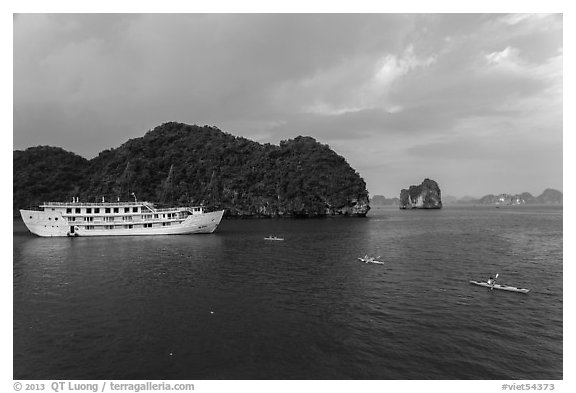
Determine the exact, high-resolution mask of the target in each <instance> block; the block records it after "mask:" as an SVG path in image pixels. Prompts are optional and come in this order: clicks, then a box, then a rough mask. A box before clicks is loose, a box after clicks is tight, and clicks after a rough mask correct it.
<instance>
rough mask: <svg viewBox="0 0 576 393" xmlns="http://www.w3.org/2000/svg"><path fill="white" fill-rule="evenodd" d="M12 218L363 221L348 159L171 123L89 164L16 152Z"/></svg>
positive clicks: (362, 186) (55, 151) (294, 142)
mask: <svg viewBox="0 0 576 393" xmlns="http://www.w3.org/2000/svg"><path fill="white" fill-rule="evenodd" d="M13 188H14V199H13V203H14V211H15V212H16V213H17V210H18V209H21V208H28V207H31V206H37V205H38V204H39V203H40V202H43V201H47V200H58V201H67V200H72V198H73V197H78V198H79V200H80V201H81V202H82V201H83V202H101V201H102V198H103V197H104V198H105V200H106V201H117V200H120V201H126V200H133V198H134V196H136V197H137V198H138V200H147V201H151V202H157V203H158V204H159V205H160V206H162V205H165V206H168V205H200V204H202V205H204V206H206V207H208V208H209V209H225V210H226V214H227V215H232V216H302V217H311V216H325V215H358V216H363V215H366V213H367V212H368V210H369V209H370V207H369V200H368V191H367V190H366V183H365V182H364V180H363V179H362V177H361V176H360V175H359V174H358V173H357V172H356V171H355V170H354V169H353V168H351V167H350V165H349V164H348V163H347V162H346V160H345V159H344V158H343V157H341V156H339V155H338V154H336V153H335V152H334V151H333V150H331V149H330V147H329V146H328V145H324V144H321V143H318V142H317V141H316V140H315V139H314V138H311V137H306V136H299V137H297V138H294V139H291V140H285V141H282V142H280V145H272V144H260V143H257V142H254V141H251V140H248V139H246V138H242V137H236V136H233V135H231V134H228V133H225V132H222V131H221V130H219V129H218V128H215V127H209V126H203V127H200V126H196V125H187V124H182V123H175V122H170V123H165V124H162V125H160V126H158V127H156V128H155V129H154V130H151V131H149V132H147V133H146V134H145V135H144V136H143V137H141V138H135V139H130V140H128V141H127V142H126V143H124V144H123V145H121V146H120V147H118V148H115V149H109V150H104V151H102V152H101V153H100V154H99V155H98V156H97V157H95V158H93V159H91V160H87V159H84V158H82V157H80V156H78V155H76V154H74V153H70V152H66V151H64V150H63V149H61V148H56V147H47V146H39V147H33V148H29V149H27V150H25V151H14V183H13Z"/></svg>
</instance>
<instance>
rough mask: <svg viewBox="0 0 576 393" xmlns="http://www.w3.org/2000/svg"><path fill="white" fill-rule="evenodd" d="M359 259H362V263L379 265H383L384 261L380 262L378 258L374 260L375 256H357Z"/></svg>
mask: <svg viewBox="0 0 576 393" xmlns="http://www.w3.org/2000/svg"><path fill="white" fill-rule="evenodd" d="M358 260H359V261H362V262H364V263H377V264H379V265H384V262H380V261H378V260H376V259H375V258H358Z"/></svg>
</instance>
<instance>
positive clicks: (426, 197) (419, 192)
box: [400, 179, 442, 209]
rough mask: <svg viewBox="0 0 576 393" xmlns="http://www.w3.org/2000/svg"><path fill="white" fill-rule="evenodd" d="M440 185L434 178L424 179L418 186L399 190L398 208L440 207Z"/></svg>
mask: <svg viewBox="0 0 576 393" xmlns="http://www.w3.org/2000/svg"><path fill="white" fill-rule="evenodd" d="M441 208H442V198H441V192H440V187H438V183H436V182H435V181H434V180H430V179H424V181H423V182H422V184H420V185H418V186H410V187H409V188H408V189H403V190H402V191H400V209H441Z"/></svg>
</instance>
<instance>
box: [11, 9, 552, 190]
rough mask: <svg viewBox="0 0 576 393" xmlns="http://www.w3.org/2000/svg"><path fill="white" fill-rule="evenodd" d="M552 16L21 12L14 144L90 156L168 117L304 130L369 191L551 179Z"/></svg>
mask: <svg viewBox="0 0 576 393" xmlns="http://www.w3.org/2000/svg"><path fill="white" fill-rule="evenodd" d="M562 31H563V20H562V15H543V14H522V15H520V14H514V15H505V14H489V15H485V14H469V15H467V14H445V15H444V14H122V15H119V14H82V15H74V14H60V15H58V14H20V15H16V16H15V17H14V51H13V53H14V62H13V65H14V70H13V75H14V101H13V103H14V129H13V130H14V131H13V144H14V146H13V148H14V149H18V150H21V149H25V148H27V147H30V146H37V145H52V146H60V147H63V148H64V149H66V150H68V151H72V152H75V153H77V154H80V155H82V156H84V157H86V158H93V157H94V156H96V155H97V154H98V153H99V152H100V151H102V150H104V149H107V148H113V147H118V146H119V145H121V144H122V143H124V142H125V141H127V140H128V139H130V138H135V137H140V136H143V135H144V134H145V133H146V132H147V131H148V130H149V129H151V128H154V127H155V126H157V125H160V124H162V123H164V122H167V121H179V122H184V123H188V124H198V125H205V124H207V125H214V126H217V127H218V128H220V129H221V130H223V131H225V132H228V133H231V134H233V135H239V136H244V137H246V138H249V139H252V140H255V141H258V142H261V143H264V142H269V143H273V144H278V143H279V142H280V141H281V140H286V139H291V138H294V137H296V136H298V135H310V136H312V137H314V138H316V139H317V140H318V141H319V142H321V143H325V144H328V145H329V146H330V147H331V148H332V149H333V150H335V151H336V152H337V153H338V154H340V155H342V156H344V157H345V158H346V160H347V161H348V163H349V164H350V165H351V166H352V167H353V168H354V169H356V170H357V171H358V172H359V173H360V174H361V176H362V177H363V178H364V180H365V181H366V183H367V187H368V191H369V192H370V195H371V196H374V195H377V194H380V195H385V196H386V197H394V196H399V193H400V190H401V189H402V188H406V187H408V186H410V185H412V184H419V183H420V182H421V181H422V180H423V179H424V178H426V177H428V178H432V179H434V180H436V181H437V182H438V183H439V185H440V188H441V189H442V193H443V195H455V196H464V195H471V196H477V197H480V196H483V195H486V194H489V193H501V192H508V193H520V192H523V191H528V192H530V193H532V194H534V195H535V196H537V195H539V194H540V193H542V191H543V190H544V189H545V188H548V187H551V188H555V189H558V190H561V191H562V190H563V184H562V142H563V140H562V138H563V132H562V85H563V83H562V82H563V75H562V64H563V42H562Z"/></svg>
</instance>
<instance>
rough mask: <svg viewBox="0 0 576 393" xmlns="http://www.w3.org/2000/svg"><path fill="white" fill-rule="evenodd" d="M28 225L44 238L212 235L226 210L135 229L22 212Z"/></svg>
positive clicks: (49, 213)
mask: <svg viewBox="0 0 576 393" xmlns="http://www.w3.org/2000/svg"><path fill="white" fill-rule="evenodd" d="M20 214H21V216H22V220H23V221H24V224H25V225H26V227H27V228H28V230H30V232H32V233H33V234H35V235H37V236H41V237H64V236H90V237H91V236H150V235H189V234H199V233H212V232H214V231H215V230H216V228H217V227H218V225H219V224H220V221H221V220H222V216H223V215H224V211H223V210H220V211H217V212H211V213H202V214H194V215H190V216H188V217H187V218H186V219H184V220H182V221H165V223H166V224H168V222H169V225H165V226H152V227H148V228H145V227H143V226H139V225H138V224H132V226H133V227H132V228H130V229H128V228H120V227H118V228H116V227H115V228H114V229H105V226H103V225H93V226H92V227H93V228H92V229H86V225H84V224H83V223H79V224H75V223H71V222H68V221H67V220H66V219H65V218H64V217H63V216H62V214H61V213H60V212H57V211H36V210H20Z"/></svg>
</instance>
